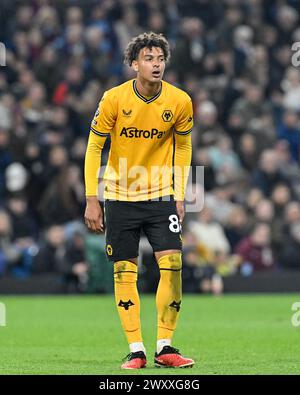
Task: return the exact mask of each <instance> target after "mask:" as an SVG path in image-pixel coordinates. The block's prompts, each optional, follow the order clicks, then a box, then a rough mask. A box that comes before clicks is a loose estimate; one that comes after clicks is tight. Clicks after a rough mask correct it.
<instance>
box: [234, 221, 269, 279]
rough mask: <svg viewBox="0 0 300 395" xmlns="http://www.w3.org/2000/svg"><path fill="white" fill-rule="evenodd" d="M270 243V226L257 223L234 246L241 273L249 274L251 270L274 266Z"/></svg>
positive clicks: (266, 268)
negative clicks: (249, 232) (247, 234)
mask: <svg viewBox="0 0 300 395" xmlns="http://www.w3.org/2000/svg"><path fill="white" fill-rule="evenodd" d="M270 243H271V228H270V226H269V225H267V224H264V223H257V224H256V225H255V227H254V230H253V231H252V232H251V235H250V236H249V237H245V238H244V239H242V240H241V241H240V243H239V244H238V245H237V246H236V248H235V253H236V254H237V255H238V256H239V257H240V260H241V263H240V265H241V267H240V270H241V274H242V275H250V274H252V272H253V271H261V270H270V269H273V268H274V264H275V262H274V257H273V254H272V249H271V247H270Z"/></svg>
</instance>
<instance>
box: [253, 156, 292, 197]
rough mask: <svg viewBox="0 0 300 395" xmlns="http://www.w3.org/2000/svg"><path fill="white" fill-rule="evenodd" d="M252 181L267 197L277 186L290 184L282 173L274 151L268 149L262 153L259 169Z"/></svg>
mask: <svg viewBox="0 0 300 395" xmlns="http://www.w3.org/2000/svg"><path fill="white" fill-rule="evenodd" d="M252 180H253V181H252V182H253V185H254V186H255V187H257V188H259V189H260V190H261V191H262V192H263V193H264V195H266V196H270V194H271V192H272V189H273V188H274V187H275V185H276V184H279V183H288V181H287V179H286V178H285V177H284V176H283V175H282V173H281V171H280V168H279V163H278V160H277V156H276V153H275V151H274V150H272V149H267V150H264V151H263V152H262V154H261V156H260V160H259V168H258V169H257V170H255V171H254V173H253V179H252Z"/></svg>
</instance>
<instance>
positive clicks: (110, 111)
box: [91, 92, 117, 137]
mask: <svg viewBox="0 0 300 395" xmlns="http://www.w3.org/2000/svg"><path fill="white" fill-rule="evenodd" d="M116 113H117V109H116V104H115V100H114V99H113V98H112V95H111V94H109V93H108V92H105V93H104V95H103V96H102V99H101V100H100V102H99V105H98V108H97V110H96V112H95V115H94V118H93V120H92V123H91V131H92V132H93V133H95V134H97V135H99V136H103V137H105V136H106V137H107V136H109V135H110V132H111V130H112V129H113V128H114V125H115V122H116Z"/></svg>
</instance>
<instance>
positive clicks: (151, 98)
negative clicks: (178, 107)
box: [132, 80, 162, 104]
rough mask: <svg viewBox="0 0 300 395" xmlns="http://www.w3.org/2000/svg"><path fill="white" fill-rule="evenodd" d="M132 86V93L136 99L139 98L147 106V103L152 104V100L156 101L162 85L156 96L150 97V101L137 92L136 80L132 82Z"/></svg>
mask: <svg viewBox="0 0 300 395" xmlns="http://www.w3.org/2000/svg"><path fill="white" fill-rule="evenodd" d="M132 86H133V91H134V93H135V94H136V95H137V97H139V98H140V99H141V100H143V101H144V102H145V103H147V104H149V103H151V102H153V101H154V100H156V99H157V98H158V97H159V96H160V94H161V91H162V83H161V87H160V90H159V92H157V94H156V95H155V96H152V97H150V99H147V98H146V97H144V96H143V95H141V94H140V93H139V91H138V90H137V87H136V80H133V82H132Z"/></svg>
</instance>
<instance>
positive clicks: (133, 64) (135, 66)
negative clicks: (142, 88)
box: [131, 60, 139, 72]
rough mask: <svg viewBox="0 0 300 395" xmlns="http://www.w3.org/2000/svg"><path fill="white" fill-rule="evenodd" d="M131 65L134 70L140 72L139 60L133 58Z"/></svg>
mask: <svg viewBox="0 0 300 395" xmlns="http://www.w3.org/2000/svg"><path fill="white" fill-rule="evenodd" d="M131 66H132V68H133V70H134V71H136V72H138V71H139V66H138V62H137V61H136V60H133V61H132V63H131Z"/></svg>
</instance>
